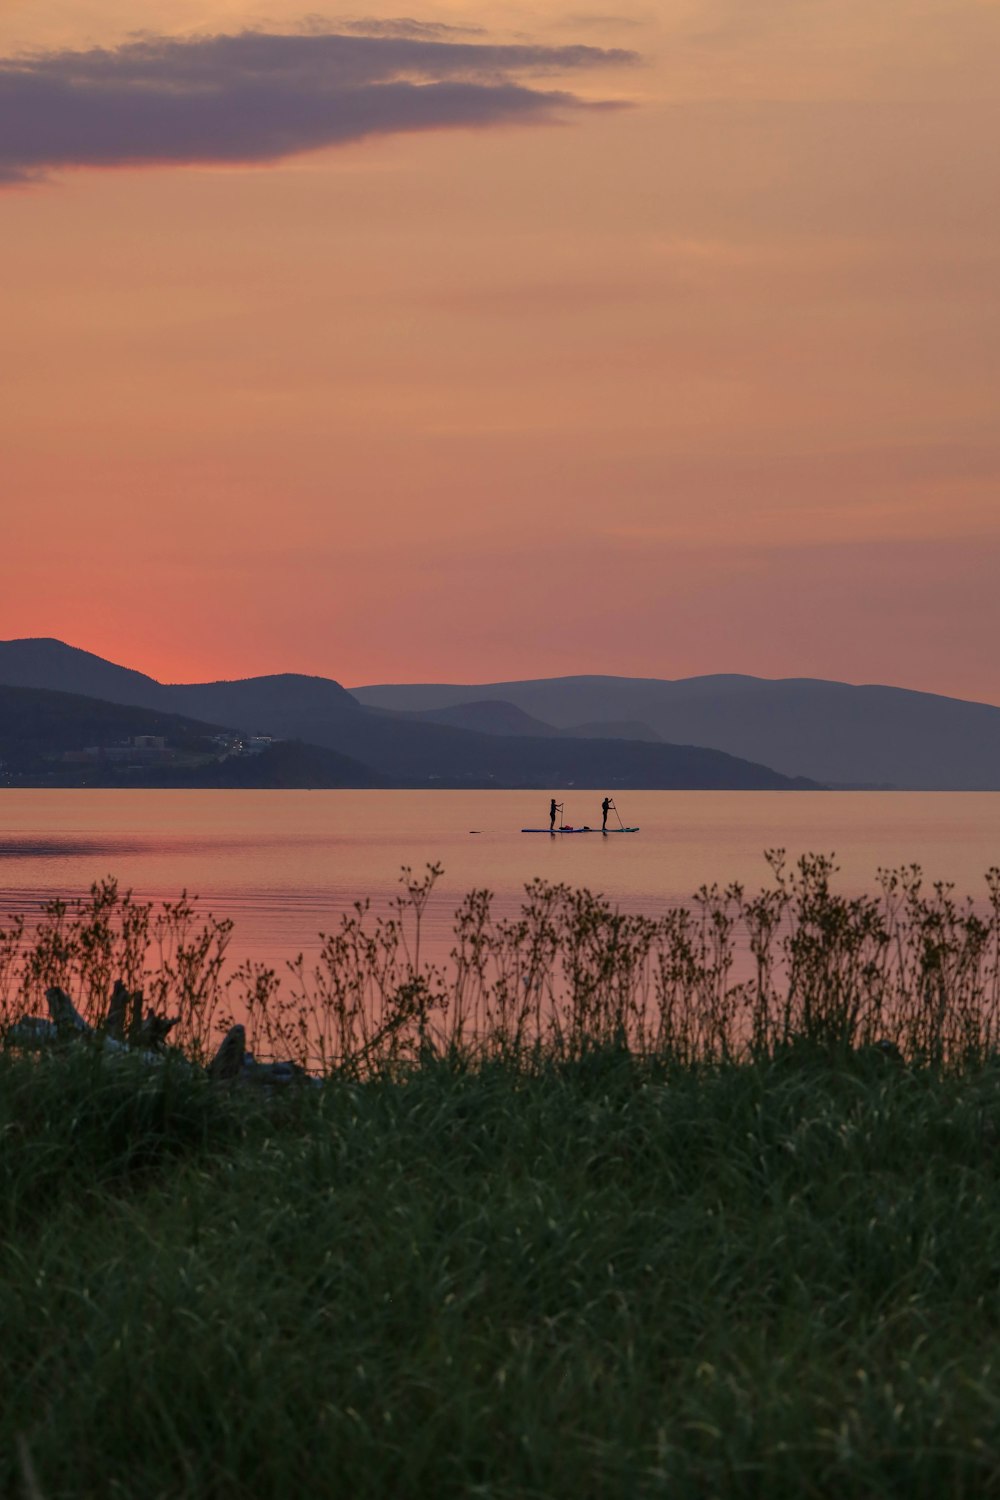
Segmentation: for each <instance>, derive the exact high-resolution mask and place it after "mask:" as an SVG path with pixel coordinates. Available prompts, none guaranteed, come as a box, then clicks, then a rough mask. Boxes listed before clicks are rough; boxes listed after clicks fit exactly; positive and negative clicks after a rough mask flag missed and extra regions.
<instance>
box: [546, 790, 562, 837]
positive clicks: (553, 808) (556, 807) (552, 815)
mask: <svg viewBox="0 0 1000 1500" xmlns="http://www.w3.org/2000/svg"><path fill="white" fill-rule="evenodd" d="M557 812H562V803H561V802H557V801H556V799H555V798H554V797H553V798H552V801H551V802H550V803H549V832H550V833H555V831H556V813H557Z"/></svg>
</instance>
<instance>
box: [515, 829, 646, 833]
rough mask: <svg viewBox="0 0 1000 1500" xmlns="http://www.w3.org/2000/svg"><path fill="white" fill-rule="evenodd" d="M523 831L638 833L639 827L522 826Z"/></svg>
mask: <svg viewBox="0 0 1000 1500" xmlns="http://www.w3.org/2000/svg"><path fill="white" fill-rule="evenodd" d="M521 832H522V833H638V832H639V830H638V828H522V829H521Z"/></svg>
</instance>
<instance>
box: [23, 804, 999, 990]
mask: <svg viewBox="0 0 1000 1500" xmlns="http://www.w3.org/2000/svg"><path fill="white" fill-rule="evenodd" d="M561 795H562V797H563V800H564V802H565V804H566V821H567V822H569V823H574V824H576V825H577V826H579V825H582V824H584V823H587V822H590V823H591V824H594V823H596V824H598V826H599V824H600V798H601V793H599V792H586V791H569V792H566V793H563V794H561ZM617 800H618V803H619V805H620V808H621V810H622V813H623V816H624V818H625V820H626V821H627V822H628V823H636V824H638V825H640V832H639V833H637V834H634V835H629V836H627V837H621V836H618V837H608V838H601V836H600V835H599V834H596V835H589V836H586V837H565V836H563V837H559V836H556V837H554V838H549V837H548V836H547V835H529V834H522V833H521V832H520V830H521V828H522V827H528V826H532V827H540V826H543V825H545V824H546V823H547V807H548V797H547V795H546V794H545V793H543V792H531V791H528V792H522V791H494V792H483V791H469V792H466V791H437V792H427V791H315V792H308V791H307V792H299V791H288V792H276V791H247V792H241V791H225V792H217V791H138V790H137V791H99V790H90V789H87V790H81V791H75V790H58V791H51V790H8V791H5V792H4V795H3V808H4V818H3V823H2V825H0V914H3V915H6V914H10V913H11V912H14V911H23V912H28V913H30V912H31V911H33V910H37V908H38V905H39V903H40V902H41V901H43V900H45V899H48V898H50V897H52V896H57V895H58V896H74V895H78V894H83V893H85V892H86V890H87V889H88V887H89V886H90V884H91V883H92V882H93V881H95V880H99V879H101V878H102V877H104V876H106V875H109V874H112V875H115V876H117V878H118V880H119V882H120V884H121V885H122V886H123V887H132V888H134V890H135V892H136V894H137V895H138V896H141V897H142V898H144V899H155V900H157V901H159V900H174V899H176V898H177V897H178V896H179V895H180V893H181V891H182V890H187V892H188V893H189V894H191V895H198V896H200V897H201V898H202V900H201V905H202V906H203V907H204V909H205V910H206V911H209V910H210V911H212V912H213V913H214V914H215V915H216V916H218V917H230V918H232V919H233V921H234V922H235V931H234V933H233V940H232V947H231V954H232V957H233V958H234V959H236V960H240V959H243V958H245V957H250V958H255V959H258V960H261V961H263V962H266V963H269V964H273V965H275V966H277V967H279V968H280V967H281V965H282V964H283V963H284V961H285V960H286V959H290V958H294V957H295V955H296V954H297V953H299V952H300V951H301V952H304V953H305V954H306V955H307V956H308V955H310V954H312V953H315V951H316V950H317V949H318V947H319V937H318V934H319V933H320V932H322V931H326V932H329V931H332V930H333V929H334V927H335V926H336V924H337V922H338V921H339V918H340V916H341V915H342V914H343V913H344V912H346V911H349V910H350V909H351V907H352V905H353V903H354V902H355V901H357V900H361V899H364V898H365V897H370V898H371V900H372V905H373V908H374V909H375V910H385V909H387V907H388V903H389V902H390V901H391V900H392V898H393V897H394V896H395V895H396V894H398V893H399V891H400V889H401V887H400V885H399V874H400V867H401V866H402V865H410V866H411V867H412V868H413V870H414V873H415V874H417V875H419V874H422V873H423V870H424V867H425V866H426V865H427V864H428V863H440V864H441V865H443V866H444V875H443V876H442V877H441V879H440V881H439V883H438V886H437V888H436V891H435V894H434V896H433V898H432V900H431V904H430V906H429V908H428V912H427V916H426V926H425V933H426V938H427V944H426V948H425V953H426V956H428V957H432V958H437V959H443V958H445V957H446V955H447V953H448V950H449V948H450V941H451V922H452V915H453V913H454V910H455V908H456V907H457V905H458V904H459V902H460V901H461V899H462V897H463V896H464V895H465V893H466V892H467V891H468V890H470V889H471V888H472V887H474V886H487V887H488V888H489V889H490V890H491V891H493V892H494V893H495V901H494V912H495V914H497V915H503V916H513V915H515V914H516V913H517V910H518V908H519V905H520V902H521V898H522V895H523V890H524V885H525V883H526V882H527V881H530V880H531V879H533V878H534V877H535V876H541V877H543V878H545V879H547V880H551V881H562V882H565V883H567V884H569V885H573V886H588V887H589V888H590V889H591V890H594V891H601V892H603V893H604V894H605V895H607V896H608V897H610V898H611V899H612V900H614V901H615V902H617V903H620V905H621V906H622V907H623V908H624V909H627V910H630V911H638V912H644V913H647V914H648V915H651V916H655V915H657V914H659V913H661V912H662V911H664V910H665V909H666V908H668V907H671V906H676V905H680V904H685V903H687V902H688V901H689V900H690V898H691V895H692V893H693V892H694V891H695V890H696V889H697V888H698V887H699V886H700V885H701V884H702V883H711V882H712V881H717V882H718V883H719V884H720V885H725V884H728V883H730V882H732V881H740V882H742V883H743V884H744V885H745V886H746V887H747V888H748V889H750V890H756V889H757V888H759V887H760V886H761V885H762V884H765V883H766V882H767V881H768V879H769V876H770V872H769V870H768V868H767V865H766V864H765V861H764V858H763V851H764V850H765V849H766V848H774V847H784V848H785V849H786V850H787V852H788V857H789V859H790V860H793V859H795V858H797V857H798V856H799V855H800V854H802V853H804V852H807V851H813V852H817V853H833V854H835V855H836V859H837V864H838V865H839V867H840V873H839V875H838V876H837V883H838V886H839V888H841V889H843V890H844V891H847V892H857V891H861V890H865V889H872V888H874V887H875V884H876V871H877V869H878V868H879V866H883V867H886V866H896V865H900V864H910V863H918V864H920V865H922V866H923V869H924V873H925V876H926V878H927V880H928V882H930V881H933V880H948V881H953V882H954V884H955V886H956V890H957V894H958V895H959V896H965V895H971V896H973V897H974V898H975V899H976V901H977V902H980V901H982V900H983V898H984V896H985V886H984V881H983V875H984V873H985V871H986V870H987V869H988V868H989V867H990V866H991V865H996V864H1000V793H899V792H896V793H881V792H858V793H848V792H815V793H813V792H797V793H787V792H786V793H781V792H648V791H647V792H629V793H619V794H618V798H617ZM613 821H614V818H613V815H612V822H613ZM472 830H479V831H478V832H475V833H474V832H472Z"/></svg>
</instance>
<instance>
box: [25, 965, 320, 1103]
mask: <svg viewBox="0 0 1000 1500" xmlns="http://www.w3.org/2000/svg"><path fill="white" fill-rule="evenodd" d="M45 1000H46V1004H47V1005H48V1008H49V1017H50V1019H48V1020H46V1019H45V1018H44V1017H42V1016H22V1018H21V1019H20V1020H19V1021H16V1022H15V1023H14V1025H13V1026H11V1027H10V1028H9V1029H8V1031H7V1041H8V1042H9V1043H13V1044H14V1045H15V1046H18V1047H33V1048H37V1047H47V1046H50V1045H52V1044H53V1043H56V1042H59V1041H66V1040H75V1039H79V1040H84V1039H86V1040H87V1041H88V1042H89V1043H90V1045H92V1046H96V1047H99V1048H100V1050H101V1051H102V1052H107V1053H111V1054H113V1055H115V1056H120V1057H126V1056H127V1057H134V1058H136V1059H137V1060H138V1061H139V1062H142V1063H145V1064H147V1065H150V1066H157V1067H159V1066H162V1065H163V1064H164V1063H165V1062H167V1061H168V1060H170V1061H171V1062H172V1063H173V1064H174V1065H176V1066H180V1067H182V1068H184V1069H185V1070H188V1071H191V1070H193V1069H194V1064H193V1063H190V1062H188V1061H187V1059H186V1058H183V1057H181V1056H180V1054H179V1053H177V1052H176V1051H171V1052H168V1051H165V1050H163V1043H164V1041H165V1039H166V1037H167V1034H168V1033H169V1032H170V1031H171V1030H172V1029H173V1027H174V1026H176V1025H177V1018H176V1017H173V1018H168V1017H167V1016H160V1015H157V1014H156V1013H155V1012H150V1013H149V1014H147V1015H146V1016H143V1014H142V991H141V990H136V991H130V990H128V989H127V988H126V986H125V985H124V984H123V983H122V981H121V980H120V979H119V980H116V981H115V986H114V989H113V990H112V992H111V998H110V1000H109V1003H108V1015H107V1020H106V1021H105V1023H104V1025H103V1026H101V1027H98V1028H95V1027H93V1026H91V1025H90V1024H89V1022H88V1021H86V1020H84V1018H83V1016H82V1015H81V1014H80V1012H79V1011H78V1010H77V1008H76V1006H75V1005H74V1004H73V1001H72V1000H71V999H70V997H69V995H68V994H67V993H66V991H65V990H64V989H62V988H61V987H60V986H59V985H53V986H52V987H51V988H50V989H48V990H46V992H45ZM205 1071H206V1072H207V1073H208V1076H209V1078H211V1079H212V1080H213V1082H216V1083H237V1084H244V1083H251V1084H257V1085H263V1086H265V1087H271V1086H274V1085H278V1086H283V1085H285V1084H289V1083H299V1082H309V1083H318V1082H319V1079H317V1078H313V1077H311V1076H310V1075H309V1074H308V1073H307V1072H306V1071H305V1069H304V1068H301V1067H300V1066H299V1065H298V1064H297V1063H293V1062H272V1063H262V1062H258V1061H257V1059H256V1058H255V1057H254V1055H253V1053H252V1052H248V1051H247V1040H246V1029H245V1028H244V1027H243V1026H239V1025H237V1026H231V1027H230V1029H229V1031H228V1032H227V1033H226V1035H225V1037H223V1039H222V1042H221V1044H220V1046H219V1049H218V1051H217V1052H216V1054H215V1056H214V1057H213V1059H212V1061H211V1062H210V1063H209V1065H208V1067H207V1069H206V1070H205Z"/></svg>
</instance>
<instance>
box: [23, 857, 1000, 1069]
mask: <svg viewBox="0 0 1000 1500" xmlns="http://www.w3.org/2000/svg"><path fill="white" fill-rule="evenodd" d="M765 859H766V861H767V864H768V867H769V869H770V874H771V879H770V883H768V884H766V885H765V886H763V887H762V889H761V890H760V891H759V892H757V893H756V894H752V895H751V894H748V893H747V892H746V890H745V889H744V888H743V887H742V886H740V885H737V884H732V885H728V886H719V885H711V886H702V887H701V888H700V889H699V890H698V891H697V892H696V893H695V894H694V896H693V897H692V900H691V902H690V904H689V905H687V906H684V907H680V908H676V909H672V910H669V911H667V912H666V913H664V914H663V915H661V916H658V917H649V916H641V915H635V914H630V913H627V912H623V911H621V910H620V909H619V908H618V907H617V906H616V905H615V903H614V902H613V901H611V900H609V899H608V898H606V897H605V896H602V895H600V894H595V893H593V892H591V891H589V890H585V889H573V888H571V887H570V886H567V885H563V884H551V883H549V882H547V881H543V880H534V881H532V882H531V883H530V884H528V885H527V886H526V888H525V895H524V900H523V903H522V906H521V910H520V914H519V915H518V916H517V917H516V918H513V919H511V918H506V917H496V916H494V912H493V898H492V895H491V893H490V891H488V890H486V889H476V890H472V891H470V892H469V893H468V894H467V896H466V897H465V899H464V900H463V901H462V903H461V905H460V906H459V908H458V910H457V911H456V913H455V918H454V927H453V944H452V947H451V952H450V957H449V960H448V961H447V962H439V961H431V960H427V959H426V958H425V956H424V952H423V948H424V947H425V944H424V942H423V931H424V920H425V913H426V909H427V906H428V903H429V901H430V900H431V898H432V895H433V893H434V889H435V885H436V884H437V882H438V880H439V878H440V876H441V874H442V873H443V872H442V869H441V867H440V866H439V865H428V866H427V868H426V870H425V872H424V873H423V875H415V874H414V872H413V871H412V870H411V869H410V868H409V867H404V869H403V871H402V875H401V884H402V890H401V893H400V895H399V896H398V897H397V898H396V900H395V902H394V903H393V905H392V908H391V910H390V911H389V913H388V914H387V915H378V914H375V913H374V912H373V910H372V907H371V904H370V902H369V901H366V900H365V901H358V902H357V903H356V904H355V906H354V908H353V910H352V912H351V913H349V914H348V915H346V916H345V917H343V918H342V920H341V922H340V924H339V925H338V927H337V928H336V930H335V931H334V932H333V933H331V934H329V935H324V936H323V938H322V947H321V950H320V952H319V955H318V957H317V958H316V959H315V960H314V961H312V962H310V963H308V964H307V963H306V961H305V959H304V958H303V957H302V956H299V957H298V958H297V959H295V960H294V961H292V962H290V963H289V964H288V965H287V972H286V973H284V974H279V972H278V971H277V970H276V969H274V968H272V967H269V966H267V965H265V964H261V963H256V962H247V963H243V964H240V965H238V966H235V967H233V966H231V965H229V963H228V950H229V947H230V943H231V939H232V935H233V928H232V923H231V922H230V921H228V920H220V919H218V918H216V917H214V916H212V915H210V914H209V915H205V914H203V913H201V912H200V911H199V909H198V906H197V903H196V902H195V901H193V900H191V899H189V898H188V897H187V895H186V894H182V896H181V897H180V899H179V900H177V901H176V902H166V903H162V904H161V905H159V906H154V904H152V903H146V902H141V901H137V900H136V899H135V898H134V896H133V894H132V893H131V892H130V891H122V890H120V888H119V886H118V884H117V882H116V881H115V880H113V879H110V878H109V879H107V880H104V881H102V882H100V883H98V884H95V885H94V886H93V887H92V888H91V891H90V893H89V895H88V896H87V897H84V898H80V899H77V900H73V901H64V900H54V901H51V902H49V903H48V904H47V905H46V906H45V907H44V908H43V910H42V913H41V917H40V919H39V920H37V922H36V923H35V924H34V925H29V923H28V921H27V920H26V919H25V918H23V917H18V918H15V919H14V920H13V921H11V922H10V923H9V925H8V926H7V928H6V929H4V930H2V931H0V1025H2V1026H3V1027H4V1028H5V1029H6V1028H9V1027H10V1026H11V1025H12V1024H13V1023H15V1022H17V1021H19V1020H20V1019H21V1018H22V1017H24V1016H25V1015H27V1014H29V1013H31V1012H32V1011H35V1010H38V1009H39V1008H40V1003H41V999H42V997H43V996H44V993H45V991H46V989H47V988H48V987H49V986H52V985H58V986H60V987H62V988H63V989H65V990H66V991H67V992H68V993H70V994H71V995H72V996H73V997H74V1000H75V1002H76V1004H77V1005H78V1006H79V1008H80V1010H81V1012H82V1013H83V1015H84V1016H85V1017H86V1018H87V1020H88V1021H90V1022H91V1024H93V1025H94V1026H96V1027H98V1028H99V1027H100V1026H101V1025H102V1023H103V1020H104V1018H105V1016H106V1014H107V1008H108V996H109V993H110V991H111V989H112V985H113V984H114V982H115V981H116V980H121V981H122V982H123V984H124V985H125V986H126V987H127V988H128V989H129V990H130V991H132V992H136V991H142V992H143V993H144V996H145V1001H146V1004H147V1007H148V1008H150V1009H153V1010H156V1011H159V1012H161V1013H162V1012H166V1011H169V1012H171V1013H172V1014H174V1015H176V1016H177V1018H178V1020H177V1025H176V1027H175V1028H174V1031H173V1033H172V1038H173V1039H175V1040H176V1044H177V1045H178V1046H179V1048H180V1049H181V1050H183V1052H184V1053H185V1054H186V1055H187V1056H188V1057H190V1058H192V1059H194V1060H196V1061H204V1060H205V1059H206V1058H207V1057H208V1056H209V1055H210V1054H211V1052H212V1051H213V1050H214V1048H215V1045H216V1043H217V1040H218V1036H219V1035H220V1034H221V1033H222V1032H224V1031H225V1030H226V1029H227V1028H228V1027H229V1026H230V1025H232V1024H233V1022H234V1020H238V1021H241V1022H242V1023H243V1024H245V1026H246V1028H247V1038H248V1043H249V1045H250V1047H251V1049H252V1051H253V1052H254V1053H255V1054H256V1055H257V1056H258V1057H262V1058H264V1057H281V1058H285V1059H289V1060H292V1061H295V1062H298V1063H299V1064H301V1065H302V1066H303V1067H306V1068H308V1069H310V1070H311V1071H313V1072H320V1073H332V1072H337V1073H342V1074H347V1075H349V1076H352V1077H357V1078H362V1077H367V1076H372V1075H374V1074H377V1073H380V1072H384V1071H386V1070H389V1071H392V1070H397V1069H402V1068H406V1067H409V1066H412V1065H413V1064H414V1063H417V1062H419V1061H420V1060H421V1059H426V1058H429V1057H441V1056H446V1055H449V1054H460V1055H461V1056H462V1057H463V1058H465V1059H467V1060H470V1061H474V1060H476V1059H478V1060H504V1061H508V1062H516V1063H517V1064H518V1065H519V1066H521V1067H524V1068H532V1067H533V1066H537V1065H541V1064H542V1063H545V1064H548V1063H550V1062H551V1061H553V1060H573V1059H575V1058H579V1057H582V1056H584V1055H586V1054H587V1053H588V1052H592V1051H594V1050H595V1049H607V1048H608V1047H612V1048H620V1049H622V1050H623V1051H627V1052H629V1053H631V1054H633V1055H635V1056H637V1057H658V1058H661V1059H663V1060H666V1061H671V1062H674V1063H677V1064H679V1065H682V1066H712V1065H719V1064H725V1063H738V1062H741V1061H748V1060H756V1059H768V1058H774V1057H777V1056H779V1055H780V1054H782V1053H783V1052H785V1051H787V1050H788V1049H790V1048H797V1047H803V1046H805V1047H811V1048H821V1049H823V1050H826V1051H828V1052H831V1053H835V1052H838V1051H856V1050H858V1049H861V1048H876V1047H877V1048H880V1049H881V1050H882V1052H883V1053H884V1054H885V1055H886V1056H892V1057H897V1056H898V1057H902V1058H906V1059H907V1060H909V1061H913V1062H919V1063H922V1064H931V1065H934V1066H938V1067H949V1068H958V1067H961V1066H963V1065H966V1064H972V1063H980V1062H982V1061H983V1060H985V1059H986V1058H987V1057H989V1056H990V1055H991V1054H993V1053H994V1052H996V1051H997V1050H998V1049H1000V869H997V868H995V867H994V868H991V869H990V870H989V871H988V872H987V874H986V894H985V899H984V900H983V901H982V902H980V904H979V905H978V907H977V905H976V903H974V901H973V900H972V899H971V898H964V899H960V898H959V897H957V896H956V894H955V891H954V888H953V887H952V886H951V885H949V884H946V883H943V882H936V883H933V884H930V885H929V886H928V885H927V884H926V883H925V881H924V877H923V874H922V871H921V870H920V868H919V867H918V866H916V865H911V866H907V867H903V868H900V869H894V870H879V871H878V874H877V882H876V889H875V890H874V891H873V892H869V893H866V894H862V895H850V896H849V895H844V894H841V893H839V892H838V891H836V890H835V889H834V888H833V884H832V881H833V877H834V876H835V874H836V865H835V863H834V860H833V858H832V857H831V856H828V855H821V854H806V855H803V856H802V857H801V858H800V859H798V860H797V861H796V862H794V863H793V864H790V863H789V862H788V860H787V858H786V855H785V851H784V850H780V849H773V850H768V851H766V853H765Z"/></svg>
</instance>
